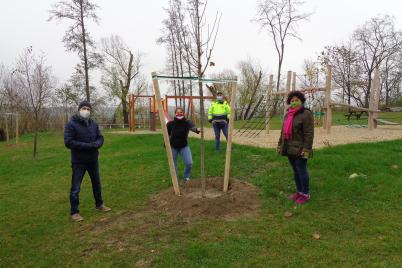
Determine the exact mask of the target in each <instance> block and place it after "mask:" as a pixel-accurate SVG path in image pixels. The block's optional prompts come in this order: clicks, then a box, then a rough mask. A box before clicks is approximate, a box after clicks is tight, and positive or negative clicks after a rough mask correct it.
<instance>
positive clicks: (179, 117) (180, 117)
mask: <svg viewBox="0 0 402 268" xmlns="http://www.w3.org/2000/svg"><path fill="white" fill-rule="evenodd" d="M176 118H177V119H179V120H182V119H183V118H184V116H176Z"/></svg>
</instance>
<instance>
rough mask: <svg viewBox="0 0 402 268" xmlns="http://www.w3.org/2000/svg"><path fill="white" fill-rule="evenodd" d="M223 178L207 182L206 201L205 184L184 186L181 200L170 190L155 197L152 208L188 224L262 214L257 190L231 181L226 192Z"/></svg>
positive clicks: (197, 180) (191, 181)
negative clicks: (203, 187) (201, 220)
mask: <svg viewBox="0 0 402 268" xmlns="http://www.w3.org/2000/svg"><path fill="white" fill-rule="evenodd" d="M222 189H223V178H219V177H217V178H216V177H215V178H207V183H206V192H205V197H202V190H201V180H200V179H195V180H194V179H193V180H190V181H189V182H180V192H181V196H177V195H175V194H174V192H173V188H169V189H166V190H163V191H162V192H159V193H157V194H155V195H153V196H152V197H151V200H150V207H151V208H152V209H154V210H156V211H160V212H166V213H168V214H171V215H173V216H175V217H179V218H182V219H184V220H190V219H218V218H220V219H227V220H231V219H236V218H242V217H250V216H255V215H256V214H258V211H259V209H260V207H261V202H260V198H259V196H258V193H259V191H260V190H259V188H257V187H256V186H254V185H252V184H250V183H247V182H243V181H238V180H234V179H231V180H230V185H229V190H228V191H227V192H226V193H224V192H223V190H222Z"/></svg>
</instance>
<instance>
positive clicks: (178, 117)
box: [176, 112, 184, 120]
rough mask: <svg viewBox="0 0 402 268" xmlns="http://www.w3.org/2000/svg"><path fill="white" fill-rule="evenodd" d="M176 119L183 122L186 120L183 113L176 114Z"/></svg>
mask: <svg viewBox="0 0 402 268" xmlns="http://www.w3.org/2000/svg"><path fill="white" fill-rule="evenodd" d="M176 118H177V119H179V120H182V119H183V118H184V113H182V112H178V113H176Z"/></svg>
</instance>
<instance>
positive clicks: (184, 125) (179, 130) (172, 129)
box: [166, 117, 199, 149]
mask: <svg viewBox="0 0 402 268" xmlns="http://www.w3.org/2000/svg"><path fill="white" fill-rule="evenodd" d="M166 127H167V130H168V134H169V140H170V145H171V146H172V147H173V148H176V149H180V148H184V147H186V146H187V144H188V142H187V138H188V133H189V131H190V130H191V131H193V132H195V133H199V132H198V131H197V128H196V127H195V125H194V124H193V122H191V121H190V120H188V119H182V120H179V119H177V118H176V117H175V118H174V119H173V120H172V121H169V122H168V123H167V125H166Z"/></svg>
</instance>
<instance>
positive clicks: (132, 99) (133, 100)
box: [131, 95, 135, 132]
mask: <svg viewBox="0 0 402 268" xmlns="http://www.w3.org/2000/svg"><path fill="white" fill-rule="evenodd" d="M131 101H132V103H133V104H132V107H133V108H132V109H133V110H132V115H133V119H132V124H133V132H135V97H134V95H132V96H131Z"/></svg>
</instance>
